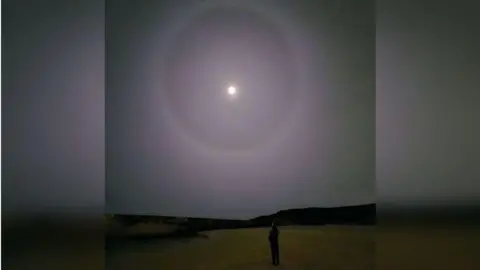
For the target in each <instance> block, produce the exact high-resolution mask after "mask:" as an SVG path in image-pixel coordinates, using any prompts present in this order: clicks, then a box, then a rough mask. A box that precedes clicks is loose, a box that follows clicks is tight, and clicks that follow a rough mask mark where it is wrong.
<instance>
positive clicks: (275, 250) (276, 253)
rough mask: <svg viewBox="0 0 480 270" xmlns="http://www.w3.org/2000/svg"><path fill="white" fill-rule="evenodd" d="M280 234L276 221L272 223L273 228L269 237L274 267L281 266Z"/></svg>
mask: <svg viewBox="0 0 480 270" xmlns="http://www.w3.org/2000/svg"><path fill="white" fill-rule="evenodd" d="M279 234H280V232H279V231H278V228H277V224H276V222H275V221H273V222H272V228H271V229H270V233H269V235H268V241H270V252H271V253H272V263H273V265H279V264H280V250H279V247H278V235H279Z"/></svg>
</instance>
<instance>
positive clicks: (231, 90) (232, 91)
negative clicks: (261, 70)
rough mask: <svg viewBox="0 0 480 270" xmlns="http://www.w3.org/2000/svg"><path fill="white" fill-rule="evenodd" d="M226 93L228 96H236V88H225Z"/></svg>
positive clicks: (231, 86)
mask: <svg viewBox="0 0 480 270" xmlns="http://www.w3.org/2000/svg"><path fill="white" fill-rule="evenodd" d="M227 93H228V94H229V95H230V96H235V95H236V94H237V88H236V87H235V86H233V85H230V86H229V87H228V88H227Z"/></svg>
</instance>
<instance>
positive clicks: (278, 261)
mask: <svg viewBox="0 0 480 270" xmlns="http://www.w3.org/2000/svg"><path fill="white" fill-rule="evenodd" d="M275 251H276V252H277V265H279V264H280V246H279V245H278V243H277V249H276V250H275Z"/></svg>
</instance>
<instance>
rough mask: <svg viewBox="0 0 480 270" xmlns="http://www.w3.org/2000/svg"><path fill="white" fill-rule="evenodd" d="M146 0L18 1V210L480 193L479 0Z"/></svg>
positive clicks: (12, 84)
mask: <svg viewBox="0 0 480 270" xmlns="http://www.w3.org/2000/svg"><path fill="white" fill-rule="evenodd" d="M113 2H114V3H115V6H113V5H112V3H113ZM142 2H143V1H112V2H109V4H108V8H109V10H108V14H107V15H108V17H109V19H108V22H107V31H108V35H107V37H108V41H109V44H108V53H109V55H108V59H107V61H105V47H104V45H105V31H104V30H105V3H104V2H102V1H98V0H90V1H87V0H84V1H75V0H71V1H67V0H48V1H47V0H45V1H36V0H4V1H2V164H1V165H2V168H1V169H2V179H1V182H2V220H3V219H4V217H5V216H6V215H8V214H12V213H15V214H19V213H20V214H32V213H37V214H38V213H40V214H45V213H57V214H58V213H68V214H78V213H90V214H91V213H92V209H95V210H97V211H95V212H93V213H96V214H97V215H98V217H100V216H101V215H100V214H101V213H102V211H103V206H104V200H105V199H106V201H105V203H106V207H107V208H106V210H107V211H109V212H121V213H158V214H173V215H196V216H218V217H226V216H227V217H250V216H254V215H257V214H263V213H271V212H274V211H276V210H278V209H281V208H289V207H303V206H336V205H345V204H357V203H366V202H372V201H374V199H375V197H376V199H377V203H378V207H380V208H384V207H386V206H392V205H393V206H410V207H418V206H422V205H432V206H439V209H441V210H442V211H444V207H445V205H475V204H476V205H480V203H479V198H480V196H479V195H480V193H479V191H480V186H479V185H480V181H478V179H480V166H478V164H480V162H479V156H480V154H479V153H480V150H479V146H480V144H479V142H478V140H479V138H480V128H479V123H480V122H479V121H478V119H479V118H480V106H478V100H480V98H479V95H480V91H478V89H479V84H480V76H478V74H480V72H479V70H480V65H479V63H480V50H478V48H479V47H480V45H479V44H480V38H479V37H480V36H479V35H478V34H477V33H479V32H480V31H479V27H480V24H478V23H476V21H477V20H478V16H477V9H476V4H477V3H476V1H449V0H445V1H440V0H438V1H433V2H432V1H427V0H425V1H420V0H418V1H402V0H382V1H376V5H375V13H376V21H374V20H373V8H372V7H371V6H366V2H365V1H357V0H351V1H339V0H331V1H328V2H323V1H274V2H275V3H276V4H275V5H274V6H272V7H271V8H270V7H268V6H269V3H271V2H272V1H249V2H248V1H243V0H242V1H241V2H242V3H245V4H244V5H245V6H252V7H254V5H253V4H249V3H258V2H262V3H265V6H266V7H267V8H266V9H264V10H266V11H265V12H263V13H262V11H261V9H260V7H259V6H258V4H257V6H256V7H255V8H254V10H256V11H257V14H258V12H260V13H261V14H262V15H258V16H255V15H252V13H251V12H250V13H249V12H244V10H245V8H244V9H243V11H240V9H238V8H237V9H234V10H230V11H229V12H227V11H225V9H222V10H223V11H222V10H220V11H218V12H217V13H216V14H217V15H216V16H214V15H208V16H211V17H210V21H209V19H208V18H209V17H208V16H207V15H205V16H207V18H204V19H201V20H202V22H203V23H201V24H199V25H198V27H195V26H194V24H193V23H192V21H193V15H194V14H197V15H198V16H200V15H201V14H202V13H203V12H202V11H203V10H204V9H203V8H201V7H200V6H198V5H192V3H203V4H206V5H207V4H208V5H212V6H217V4H215V3H214V2H212V1H209V0H207V1H194V0H192V1H188V2H187V1H179V0H175V1H173V0H172V1H149V3H150V5H146V4H145V6H142ZM155 2H159V3H174V5H172V4H163V6H157V7H155V6H152V5H151V3H155ZM223 2H224V1H223ZM235 2H238V1H235ZM143 3H145V2H143ZM348 3H350V4H349V5H347V4H348ZM352 5H355V7H354V6H352ZM217 10H219V9H217ZM250 10H251V9H250ZM197 12H198V13H197ZM205 14H215V10H214V11H210V12H206V13H205ZM218 14H220V15H218ZM267 14H268V15H267ZM234 18H236V19H234ZM246 18H249V19H248V22H246V20H247V19H246ZM254 18H256V19H254ZM262 18H264V19H262ZM266 18H268V19H266ZM218 21H224V22H225V23H221V24H215V22H218ZM197 24H198V23H197ZM373 24H375V26H376V28H375V27H374V26H372V25H373ZM215 25H216V26H215ZM242 27H243V28H242ZM251 28H255V31H250V33H249V34H247V33H246V32H248V31H243V32H241V31H240V30H241V29H251ZM179 29H183V30H179ZM237 31H238V32H237ZM206 32H212V33H213V34H210V35H205V34H203V33H206ZM175 33H176V35H175ZM187 33H194V34H195V33H196V34H197V36H196V38H195V39H196V41H195V42H193V41H192V40H191V38H192V39H194V38H193V37H191V36H189V35H187ZM237 33H238V34H237ZM223 35H226V36H228V40H223V39H222V36H223ZM173 36H176V37H177V38H176V39H175V38H173ZM202 37H209V39H202ZM240 37H241V38H240ZM247 37H248V38H247ZM374 42H375V44H373V43H374ZM225 44H228V46H226V45H225ZM224 45H225V47H224ZM190 47H191V48H196V49H197V51H196V52H195V51H194V50H191V51H190V50H189V48H190ZM208 48H210V49H208ZM222 48H223V49H222ZM250 48H251V49H250ZM217 50H218V54H217ZM185 51H187V52H189V54H188V53H186V54H185V53H184V52H185ZM203 52H206V53H203ZM283 52H287V53H286V54H284V55H281V54H283ZM176 54H179V55H177V56H176ZM272 56H277V57H272ZM220 58H221V59H220ZM266 58H268V60H269V61H261V63H259V62H260V61H253V60H252V59H258V60H262V59H266ZM273 58H274V59H273ZM219 59H220V60H219ZM224 59H225V60H224ZM204 61H205V62H204ZM106 62H108V64H109V66H108V67H107V68H108V72H109V74H108V76H109V77H108V81H107V79H105V75H106V72H105V63H106ZM203 63H205V64H203ZM282 63H286V64H284V65H282ZM292 63H293V64H292ZM187 64H188V65H187ZM182 65H186V66H187V67H188V68H185V69H184V68H183V67H182ZM172 67H177V68H176V69H175V68H172ZM203 67H205V68H203ZM375 67H376V70H375ZM162 70H163V71H165V72H162ZM211 70H215V72H214V73H213V72H212V73H211V72H210V71H211ZM267 70H268V71H267ZM233 71H238V73H237V72H233ZM260 71H261V72H260ZM183 72H184V73H185V74H184V75H182V73H183ZM374 72H375V73H374ZM192 74H193V75H192ZM217 74H220V75H222V76H220V75H217ZM225 74H227V75H225ZM262 74H268V75H263V76H262ZM187 75H188V76H187ZM200 75H201V76H200ZM165 76H166V78H167V79H165ZM223 76H225V77H226V78H224V77H223ZM271 77H273V78H274V80H271ZM183 78H184V80H183ZM227 80H232V81H234V82H233V83H237V84H238V90H239V95H238V96H237V97H238V98H237V99H234V100H233V101H234V102H230V101H232V100H229V99H228V98H227V95H226V94H225V92H224V90H225V87H226V86H225V83H226V82H225V81H227ZM105 82H107V83H108V85H107V88H106V91H107V92H105ZM166 85H170V86H177V89H180V90H178V91H173V90H172V89H174V88H173V87H170V88H167V87H166ZM292 85H293V86H292ZM289 87H291V88H289ZM253 89H255V91H254V90H253ZM201 93H205V95H203V94H201ZM105 94H107V97H106V104H105ZM184 97H186V98H184ZM247 101H248V103H247ZM273 101H275V102H273ZM105 105H107V107H105ZM167 105H168V106H167ZM206 105H208V106H206ZM279 106H280V107H279ZM105 109H106V110H107V111H106V113H107V115H106V117H107V120H108V122H107V123H105V118H104V116H105V115H104V113H105ZM220 112H223V113H220ZM263 112H265V114H263ZM260 114H261V115H260ZM217 116H218V117H217ZM270 119H272V121H269V120H270ZM287 119H288V120H287ZM374 120H376V123H375V122H374ZM105 124H106V125H107V126H105ZM224 127H228V128H224ZM232 127H235V128H237V129H234V128H232ZM267 127H268V129H267ZM242 128H245V131H247V132H245V133H241V132H237V131H238V130H242ZM374 129H376V130H374ZM235 130H236V131H235ZM105 131H107V132H108V134H107V136H105V135H106V134H105ZM374 132H375V133H374ZM227 135H228V136H227ZM105 147H107V148H108V149H107V150H108V154H109V155H108V161H109V163H108V165H109V166H108V168H105V151H104V150H105ZM244 147H245V148H244ZM239 149H240V150H242V149H250V150H251V149H256V151H243V153H241V151H240V153H239V152H238V150H239ZM374 158H376V160H373V159H374ZM375 161H376V162H375ZM374 162H375V163H374ZM374 166H375V169H376V175H374V171H373V170H374ZM106 170H107V172H108V175H107V176H108V179H107V180H105V171H106ZM375 178H376V179H375ZM375 183H376V194H375ZM105 191H106V192H105ZM374 195H376V196H374Z"/></svg>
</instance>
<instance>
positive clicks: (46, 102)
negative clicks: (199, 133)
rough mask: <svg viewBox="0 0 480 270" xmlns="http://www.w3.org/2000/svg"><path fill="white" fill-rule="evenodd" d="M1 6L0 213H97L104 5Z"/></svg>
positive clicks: (21, 1)
mask: <svg viewBox="0 0 480 270" xmlns="http://www.w3.org/2000/svg"><path fill="white" fill-rule="evenodd" d="M2 8H3V9H2V23H3V24H2V113H3V115H2V214H5V215H11V214H15V215H21V216H24V215H27V216H29V215H32V214H42V215H43V214H45V213H50V214H52V213H53V214H69V215H78V214H83V215H85V214H89V215H91V214H94V213H97V214H98V213H101V212H102V211H103V201H104V193H105V182H104V178H105V163H104V160H105V151H104V149H105V147H104V140H105V137H104V135H105V134H104V129H105V121H104V117H103V115H104V108H105V106H104V104H105V99H104V87H105V81H104V78H105V73H104V67H105V61H104V60H105V58H104V36H105V32H104V28H102V27H101V26H102V25H104V21H105V19H104V18H105V17H104V14H105V9H104V4H103V3H101V2H97V0H88V1H87V0H86V1H64V0H48V1H34V0H6V1H2ZM2 217H3V215H2Z"/></svg>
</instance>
